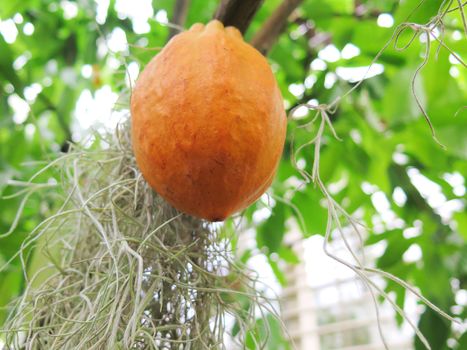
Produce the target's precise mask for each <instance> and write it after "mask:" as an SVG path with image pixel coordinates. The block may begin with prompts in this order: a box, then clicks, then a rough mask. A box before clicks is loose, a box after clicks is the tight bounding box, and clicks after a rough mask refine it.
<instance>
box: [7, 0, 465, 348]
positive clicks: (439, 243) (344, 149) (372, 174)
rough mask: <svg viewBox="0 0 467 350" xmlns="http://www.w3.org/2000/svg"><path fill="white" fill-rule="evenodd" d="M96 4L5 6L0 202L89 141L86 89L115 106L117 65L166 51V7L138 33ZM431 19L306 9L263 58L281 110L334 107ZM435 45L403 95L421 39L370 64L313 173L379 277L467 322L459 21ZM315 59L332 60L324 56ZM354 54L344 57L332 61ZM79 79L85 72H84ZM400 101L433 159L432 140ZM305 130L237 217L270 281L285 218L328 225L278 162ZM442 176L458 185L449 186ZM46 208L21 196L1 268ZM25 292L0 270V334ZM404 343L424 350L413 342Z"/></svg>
mask: <svg viewBox="0 0 467 350" xmlns="http://www.w3.org/2000/svg"><path fill="white" fill-rule="evenodd" d="M105 3H106V2H105V1H101V2H100V5H99V6H97V5H96V2H94V1H91V0H77V1H60V2H59V1H52V0H27V1H22V0H21V1H19V0H16V1H14V0H13V1H11V0H10V1H2V2H1V4H0V19H1V22H0V25H1V27H0V28H1V31H0V32H1V33H2V34H3V35H1V34H0V195H2V196H8V195H11V194H12V193H14V192H15V191H16V190H17V187H15V186H10V185H9V183H10V181H11V180H14V179H17V180H25V179H28V178H29V177H30V176H31V175H32V174H33V173H35V172H36V171H37V170H38V169H39V168H40V167H42V166H43V165H44V163H37V162H38V161H45V162H49V161H51V160H52V159H54V158H55V157H56V156H57V155H58V154H59V152H61V151H66V149H67V146H66V145H67V142H69V141H72V140H74V138H79V135H81V136H82V135H85V132H86V130H85V131H84V132H83V130H79V123H77V118H79V115H78V113H76V105H77V101H78V98H79V97H80V96H81V95H82V93H83V91H88V92H90V93H91V94H92V95H94V96H95V94H96V93H98V92H99V91H100V90H101V89H103V88H104V87H106V86H110V88H111V90H112V91H113V92H115V93H117V94H120V93H121V92H123V91H126V90H127V88H126V86H125V84H124V83H123V82H124V81H125V66H124V65H123V62H126V63H128V64H130V63H131V62H135V63H136V64H137V65H138V66H139V67H140V68H142V67H143V66H144V65H145V64H146V63H147V62H148V61H149V59H150V58H151V57H152V56H153V55H154V54H155V52H157V51H154V50H148V49H147V48H157V47H161V46H163V45H164V43H165V42H166V39H167V35H168V27H167V26H164V25H162V24H161V23H159V21H158V20H156V18H158V19H161V18H164V16H165V15H167V17H168V18H169V19H170V18H171V16H172V11H173V5H174V1H169V0H160V1H153V3H152V8H153V12H154V13H153V16H152V17H151V18H150V19H149V21H148V25H147V28H146V29H144V30H141V29H138V30H135V29H136V28H137V26H138V25H140V24H141V23H139V22H140V21H141V19H138V18H133V19H132V18H129V17H128V16H127V15H125V14H124V13H123V12H122V11H119V10H118V9H119V8H120V7H119V6H120V5H121V4H122V3H125V1H114V0H111V1H110V2H109V6H108V8H107V9H106V8H105ZM126 3H129V2H128V1H126ZM279 3H280V1H279V0H271V1H266V3H265V4H264V6H263V7H262V8H261V10H260V11H259V13H258V14H257V15H256V17H255V19H254V21H253V23H252V25H251V27H250V29H249V31H248V32H247V34H246V37H247V38H248V39H249V38H251V37H252V35H254V33H255V32H256V31H257V30H258V29H259V28H260V26H261V24H262V23H263V22H264V20H266V19H267V18H268V17H269V16H270V14H271V13H272V11H273V10H274V9H275V7H276V6H277V4H279ZM454 3H456V2H454ZM102 4H104V5H102ZM418 5H420V6H418ZM440 5H441V1H440V0H433V1H420V0H407V1H404V2H399V1H396V0H367V1H353V0H339V1H338V0H305V1H303V4H302V5H301V6H300V7H299V9H298V11H297V13H296V14H295V15H294V16H293V20H292V21H291V22H290V23H289V25H288V26H287V28H286V30H285V33H284V34H283V35H282V36H281V37H280V38H279V40H278V42H277V44H276V45H275V46H274V48H273V49H272V51H271V52H270V54H269V59H270V62H271V65H272V67H273V69H274V71H275V74H276V77H277V80H278V82H279V85H280V88H281V90H282V93H283V96H284V98H285V103H286V106H287V109H288V111H290V110H291V109H292V108H293V107H294V106H298V105H299V104H302V103H307V102H309V101H312V102H314V103H330V102H332V101H333V100H334V99H335V98H336V97H338V96H341V95H343V94H344V93H345V92H346V91H348V90H349V89H350V88H351V87H353V86H355V80H352V79H351V78H350V79H349V78H347V79H345V74H344V72H345V70H347V72H353V73H352V74H353V75H354V76H355V74H357V73H356V72H358V74H359V76H362V75H363V74H364V73H365V71H366V69H365V68H364V69H363V70H362V69H360V71H355V68H358V67H367V66H368V65H370V63H371V62H372V60H373V59H374V57H375V56H376V55H377V54H378V52H379V51H380V49H381V48H382V47H383V45H384V44H385V43H386V42H387V41H388V40H389V39H390V38H391V37H392V35H393V32H394V29H395V28H396V26H397V25H398V24H400V23H402V22H403V21H406V20H409V21H410V22H416V23H421V24H424V23H426V22H427V21H428V20H429V19H430V18H431V17H433V16H435V15H436V13H437V10H438V8H439V7H440ZM216 6H217V1H213V0H209V1H208V0H192V1H191V5H190V9H189V13H188V18H187V23H186V27H189V26H190V25H191V24H192V23H194V22H207V21H208V20H209V19H210V18H211V17H212V14H213V12H214V10H215V8H216ZM417 6H418V8H417ZM99 7H101V8H100V9H99V10H98V8H99ZM414 9H416V10H415V11H414ZM381 14H390V15H391V17H389V18H392V19H393V20H394V24H393V25H390V24H389V28H386V27H384V26H380V25H378V19H381ZM96 16H97V17H99V18H100V19H99V23H98V22H97V20H96ZM387 18H388V17H387ZM31 25H32V27H31ZM7 26H9V27H10V32H11V27H12V26H13V27H14V28H15V29H16V30H17V31H18V33H17V35H16V36H15V37H14V39H12V38H11V37H8V35H6V34H5V33H6V31H7V29H5V28H6V27H7ZM31 28H33V31H32V32H31ZM119 28H120V29H121V30H122V31H123V32H124V34H125V40H126V42H127V43H129V44H130V46H129V48H128V49H124V50H121V51H120V52H110V51H109V50H108V49H106V46H105V41H106V40H107V41H108V40H110V39H111V37H112V35H113V34H115V31H116V30H118V29H119ZM412 35H413V32H411V31H410V29H407V30H405V31H403V32H402V33H401V35H400V36H399V37H398V46H399V47H402V46H404V45H405V44H406V43H409V42H410V40H411V37H412ZM437 35H438V37H439V38H442V40H443V43H444V45H443V46H441V47H440V45H439V43H437V42H436V41H433V42H432V45H431V50H430V52H429V56H428V57H427V58H428V61H427V64H426V65H425V67H423V69H422V70H421V71H420V73H419V74H418V77H417V79H416V80H415V82H414V84H413V87H412V81H413V79H414V74H415V71H416V70H417V68H418V67H419V66H420V64H421V63H422V62H423V55H424V53H425V47H426V36H425V38H424V39H425V41H423V40H420V39H419V38H418V37H417V38H416V40H414V41H413V42H412V43H411V45H410V46H409V47H408V48H406V49H405V50H397V49H396V48H395V47H394V46H393V45H392V44H391V45H389V46H388V47H387V49H386V50H385V51H384V52H383V53H382V54H381V56H380V57H379V60H378V63H379V64H381V65H382V66H381V67H383V68H384V71H382V72H379V73H380V74H377V75H376V76H374V77H372V78H369V79H367V80H366V81H365V82H364V83H363V84H362V85H360V86H359V87H358V88H357V89H356V90H355V91H353V92H352V94H350V95H348V96H346V97H345V98H344V99H343V100H342V102H341V104H340V105H339V108H338V110H337V111H336V113H335V114H333V115H332V117H331V118H332V121H333V124H334V126H335V128H336V131H337V133H338V135H340V137H341V138H342V139H343V141H338V140H336V139H334V138H333V137H332V135H331V134H327V135H326V137H325V139H324V140H323V146H322V152H321V160H320V173H321V178H322V179H323V181H324V182H325V183H326V184H328V185H329V184H336V183H338V182H342V181H343V182H344V184H345V185H344V186H340V188H339V190H337V191H335V192H336V193H334V197H335V199H336V200H337V201H338V202H339V203H342V204H343V206H344V208H345V209H346V210H347V211H348V212H349V213H358V215H359V216H361V218H362V220H363V221H364V222H365V224H366V225H367V226H368V227H370V228H374V230H375V231H376V232H378V233H379V232H381V233H379V234H375V233H372V234H370V236H369V238H368V240H367V244H368V245H372V244H377V243H378V242H382V241H384V242H385V244H386V249H385V252H384V253H383V254H382V255H381V257H380V258H379V260H378V261H377V266H378V267H379V268H382V269H384V270H385V271H388V272H390V273H393V274H395V275H397V276H398V277H400V278H403V279H404V280H406V281H408V282H410V283H412V284H414V285H415V286H417V287H418V288H419V289H420V291H421V292H422V293H423V294H424V295H425V296H426V297H427V298H429V299H430V300H432V301H433V302H434V303H435V304H437V305H439V306H440V307H441V308H442V309H444V310H447V311H449V312H454V313H455V314H456V316H457V317H459V318H461V319H465V318H466V316H467V315H466V311H465V305H458V303H459V301H456V298H455V295H456V293H458V291H459V290H461V289H465V288H466V284H467V246H466V245H465V240H466V239H467V214H466V212H465V210H464V207H465V197H464V196H465V183H463V182H462V181H464V178H463V176H465V175H466V174H467V161H466V158H467V118H466V113H467V112H466V109H465V107H464V108H463V106H464V105H465V102H466V101H467V71H466V69H465V67H464V66H463V65H461V64H459V63H458V62H456V60H455V58H454V57H453V55H452V54H451V53H450V52H449V51H448V50H447V49H446V47H449V48H450V49H451V50H452V51H453V52H455V54H456V55H457V56H459V57H463V58H465V57H467V45H466V38H465V34H464V32H463V28H462V20H461V16H460V12H459V11H452V12H450V13H449V14H447V15H446V16H445V18H444V28H438V34H437ZM422 39H423V36H422ZM349 44H352V46H350V45H349ZM329 45H333V46H329ZM325 48H326V50H328V51H329V50H334V51H336V50H338V53H340V54H338V55H337V56H336V55H334V57H333V58H329V57H328V58H326V57H325V55H323V52H325V51H326V50H324V51H323V49H325ZM352 48H353V52H354V55H344V54H343V53H345V52H346V50H347V52H349V50H350V51H352V50H351V49H352ZM355 48H358V49H357V51H355ZM116 58H117V60H116ZM116 62H117V63H116ZM83 67H84V68H83ZM311 67H315V68H314V69H312V68H311ZM352 68H354V70H352ZM349 69H350V70H349ZM86 70H87V71H88V73H86V74H84V73H83V72H84V71H86ZM412 89H415V92H416V94H417V96H418V98H419V100H420V102H421V105H422V106H423V108H424V109H425V110H426V112H427V114H428V115H429V117H430V119H431V122H432V123H433V126H434V128H435V130H436V133H437V136H438V138H439V140H440V142H441V143H443V144H444V145H445V146H446V149H445V150H444V149H443V148H441V147H440V146H439V145H438V144H437V143H436V142H434V140H433V139H432V137H431V134H430V130H429V127H428V125H427V123H426V121H425V119H424V118H423V115H422V112H421V110H420V108H419V107H418V106H417V104H416V100H415V98H414V96H413V93H412ZM18 101H19V102H18ZM25 103H27V105H28V108H29V109H30V111H29V112H28V113H27V115H23V116H22V115H21V113H19V112H18V108H19V107H18V105H20V106H21V105H24V104H25ZM23 114H24V113H23ZM311 117H312V113H311V112H309V113H308V114H307V113H303V115H302V119H297V120H293V121H291V122H290V124H289V129H288V139H287V146H286V149H285V152H284V157H283V161H282V163H281V166H280V169H279V173H278V176H277V178H276V181H275V183H274V185H273V187H272V190H271V193H272V195H273V196H272V198H273V199H272V201H271V203H266V202H265V201H262V200H261V201H259V202H258V203H256V204H255V205H253V206H252V207H251V208H249V209H248V210H247V211H246V212H245V217H246V218H247V220H248V221H249V222H252V223H253V224H254V225H255V226H256V227H257V243H258V247H259V248H260V249H262V250H263V251H264V252H265V254H266V255H267V256H268V259H269V262H270V264H271V267H272V269H273V271H274V272H275V273H276V275H277V277H278V279H279V281H281V282H282V283H286V281H285V279H284V276H283V275H282V273H281V271H280V269H279V267H278V264H277V259H275V258H274V259H273V258H272V254H274V255H273V256H274V257H276V255H275V254H277V256H278V258H279V260H283V261H286V262H289V263H293V262H296V257H295V256H294V254H293V252H292V251H291V250H290V249H289V248H288V247H286V246H285V245H284V244H283V236H284V232H285V230H286V227H287V225H288V222H289V221H288V220H289V219H291V218H295V219H297V220H296V221H297V222H298V223H299V227H300V229H301V230H302V232H303V235H304V236H306V237H308V236H310V235H314V234H323V233H324V231H325V227H326V221H327V210H326V208H324V207H323V206H322V203H321V200H322V195H321V194H320V193H319V191H318V190H317V189H316V188H313V186H311V185H309V186H306V187H305V186H301V185H298V183H299V182H300V181H301V180H300V175H299V173H298V172H297V170H296V169H295V168H294V167H293V166H292V165H291V161H290V158H291V151H290V146H291V143H292V137H293V142H294V144H295V145H301V144H304V143H306V142H307V141H309V140H310V139H311V137H312V135H313V134H314V133H315V132H316V127H312V128H311V130H305V129H300V128H298V126H299V125H301V124H303V123H304V122H306V121H308V120H309V119H310V118H311ZM312 162H313V150H312V148H305V150H304V151H303V152H301V153H300V154H299V163H300V164H301V165H302V166H303V167H304V169H306V170H307V171H310V172H311V166H312ZM410 174H420V175H421V176H422V177H423V179H425V180H426V179H428V180H429V181H431V185H432V186H434V188H435V190H436V191H438V201H435V200H434V199H432V198H431V197H430V196H429V195H427V194H426V193H424V191H423V189H422V187H421V186H420V183H417V181H419V180H417V179H420V177H418V178H417V177H415V176H411V175H410ZM453 174H454V178H456V179H457V182H458V183H457V184H454V183H453V181H450V180H449V179H452V178H453ZM53 177H54V174H53V173H51V172H50V171H48V172H45V173H43V174H42V175H41V177H40V178H39V179H37V180H38V181H43V182H47V181H49V180H50V179H51V178H53ZM459 179H460V180H459ZM420 181H421V180H420ZM459 181H460V182H459ZM362 184H366V185H367V186H366V187H365V186H362ZM297 186H298V187H297ZM365 188H371V190H368V189H367V190H365ZM380 192H381V193H382V194H383V195H384V197H385V198H386V199H387V200H388V202H389V208H387V209H388V210H390V211H391V212H392V213H393V214H394V216H393V218H392V219H391V220H389V221H388V220H386V221H385V220H384V219H382V213H381V212H378V210H377V209H378V208H377V206H376V207H375V201H374V197H375V195H374V194H375V193H380ZM395 193H399V194H400V193H403V197H405V200H404V201H402V202H400V201H398V200H397V195H395ZM439 197H440V198H441V199H439ZM274 198H275V199H274ZM372 198H373V200H372ZM278 199H282V200H278ZM20 201H21V198H20V197H15V198H11V199H2V200H1V201H0V213H1V215H0V234H2V233H5V232H7V231H8V230H9V228H10V226H11V224H12V222H13V221H14V219H15V215H16V211H17V208H18V207H19V205H20ZM53 207H54V201H53V195H52V196H47V198H46V199H44V197H41V196H35V195H34V194H33V195H32V196H31V197H30V198H29V201H28V202H27V204H26V207H25V210H24V213H23V215H22V216H21V219H20V220H19V222H18V225H17V227H16V229H15V231H14V232H13V234H11V235H9V236H8V237H7V238H5V239H2V240H0V265H3V264H4V263H5V262H6V261H8V260H9V259H10V258H11V257H12V256H13V255H14V253H15V252H16V251H17V250H18V248H19V247H20V245H21V242H22V240H23V238H24V237H25V235H26V234H27V232H29V231H31V229H32V228H34V227H35V226H36V225H37V224H38V223H39V222H40V221H41V220H42V219H43V218H44V217H46V216H47V215H48V214H50V212H51V211H52V210H53ZM264 208H271V210H270V212H268V214H267V215H265V216H264V215H263V216H255V215H254V214H255V213H257V212H258V210H263V209H264ZM258 217H259V218H258ZM413 227H419V228H420V231H421V234H418V235H414V236H413V237H409V238H407V232H408V229H409V230H410V229H413ZM414 244H416V245H418V247H419V248H420V250H421V252H422V254H421V256H420V258H419V259H418V260H417V261H410V262H406V261H404V259H403V256H404V253H406V252H407V250H408V249H409V247H411V246H412V245H414ZM23 288H24V280H23V273H22V271H21V265H20V261H19V259H14V260H13V261H12V262H11V263H10V264H9V265H8V268H7V269H5V270H3V271H1V272H0V323H1V322H2V321H3V320H4V319H5V317H6V311H7V310H6V308H5V306H6V305H7V303H8V302H9V301H10V300H11V298H12V297H14V296H16V295H18V294H19V293H21V290H22V289H23ZM386 289H387V291H392V292H394V295H395V297H396V301H397V303H398V304H399V305H400V306H401V307H403V305H404V300H405V291H404V290H403V289H402V288H401V287H400V286H398V285H396V284H395V283H393V282H388V284H387V287H386ZM419 326H420V328H421V330H422V332H423V333H424V334H426V335H427V336H428V339H429V340H430V342H431V343H432V347H433V349H447V348H452V347H454V348H457V349H461V348H463V346H462V343H464V344H465V335H464V336H463V337H462V338H461V339H460V340H459V343H458V345H456V342H455V341H454V343H452V342H451V343H450V344H451V345H450V346H448V345H447V344H448V339H449V338H455V337H456V336H457V335H456V332H455V331H453V329H452V328H451V326H450V325H449V324H448V323H447V322H445V321H444V320H442V319H441V318H440V317H439V316H437V315H436V314H434V313H433V312H431V311H429V310H428V309H427V311H425V312H424V313H423V315H422V317H421V320H420V323H419ZM261 327H264V325H259V328H261ZM275 333H278V331H276V332H275ZM279 341H280V340H277V342H279ZM452 344H454V345H452ZM415 345H416V348H417V349H419V348H421V344H420V343H419V342H416V343H415ZM284 346H285V345H284Z"/></svg>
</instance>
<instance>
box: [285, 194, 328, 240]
mask: <svg viewBox="0 0 467 350" xmlns="http://www.w3.org/2000/svg"><path fill="white" fill-rule="evenodd" d="M321 199H322V195H321V193H320V192H318V190H317V189H315V188H313V187H312V186H308V187H307V188H306V189H305V190H304V191H297V192H295V195H294V196H293V198H292V204H294V205H295V206H296V207H297V209H298V211H299V212H300V214H301V217H302V218H303V221H304V225H305V226H304V227H301V229H302V232H303V234H304V236H305V237H309V236H311V235H314V234H319V235H324V233H325V232H326V223H327V218H328V211H327V209H326V208H324V207H322V206H321V204H320V201H321ZM297 221H298V222H299V223H300V224H301V221H300V220H299V219H298V220H297Z"/></svg>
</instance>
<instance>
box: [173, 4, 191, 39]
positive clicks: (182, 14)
mask: <svg viewBox="0 0 467 350" xmlns="http://www.w3.org/2000/svg"><path fill="white" fill-rule="evenodd" d="M189 8H190V0H177V2H176V3H175V6H174V12H173V16H172V20H171V23H172V24H175V25H177V26H179V27H183V25H184V24H185V21H186V16H187V15H188V9H189ZM177 33H178V30H177V29H176V28H174V27H170V31H169V36H168V37H167V41H169V40H170V39H171V38H172V37H173V36H175V34H177Z"/></svg>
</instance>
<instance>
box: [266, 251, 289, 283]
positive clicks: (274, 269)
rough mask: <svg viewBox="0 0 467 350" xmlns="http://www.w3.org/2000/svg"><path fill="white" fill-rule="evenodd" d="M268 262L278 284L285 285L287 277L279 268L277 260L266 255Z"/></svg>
mask: <svg viewBox="0 0 467 350" xmlns="http://www.w3.org/2000/svg"><path fill="white" fill-rule="evenodd" d="M268 263H269V266H270V267H271V269H272V272H274V276H276V278H277V280H278V281H279V283H280V285H281V286H285V285H287V278H286V277H285V274H284V272H283V271H282V270H281V268H280V267H279V265H278V264H277V262H276V261H274V260H272V259H271V257H268Z"/></svg>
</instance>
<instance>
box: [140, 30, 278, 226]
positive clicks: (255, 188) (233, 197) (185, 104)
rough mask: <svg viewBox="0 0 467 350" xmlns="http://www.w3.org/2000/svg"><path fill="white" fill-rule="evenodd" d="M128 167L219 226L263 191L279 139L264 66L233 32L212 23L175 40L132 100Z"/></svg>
mask: <svg viewBox="0 0 467 350" xmlns="http://www.w3.org/2000/svg"><path fill="white" fill-rule="evenodd" d="M131 114H132V142H133V150H134V153H135V156H136V162H137V164H138V166H139V168H140V169H141V172H142V174H143V176H144V178H145V179H146V180H147V182H148V183H149V184H150V186H151V187H152V188H153V189H154V190H155V191H156V192H157V193H159V194H160V195H161V196H162V197H163V198H165V199H166V200H167V201H168V202H169V203H170V204H172V205H173V206H174V207H175V208H177V209H179V210H180V211H183V212H185V213H187V214H191V215H194V216H197V217H200V218H204V219H207V220H209V221H221V220H224V219H225V218H227V217H228V216H229V215H231V214H233V213H235V212H238V211H240V210H242V209H244V208H246V207H247V206H249V205H250V204H251V203H253V202H254V201H256V200H257V199H258V198H259V197H260V196H261V195H262V194H263V193H264V192H265V191H266V189H267V188H268V187H269V186H270V184H271V182H272V180H273V178H274V174H275V172H276V169H277V166H278V164H279V161H280V157H281V154H282V150H283V147H284V142H285V134H286V115H285V111H284V106H283V100H282V96H281V93H280V91H279V89H278V87H277V83H276V81H275V79H274V76H273V74H272V71H271V68H270V67H269V64H268V62H267V60H266V59H265V58H264V57H263V56H262V55H261V54H260V53H259V52H258V51H257V50H256V49H254V48H253V47H252V46H250V45H249V44H247V43H245V42H244V41H243V38H242V36H241V34H240V32H239V31H238V30H237V29H235V28H233V27H227V28H224V26H223V25H222V24H221V23H220V22H219V21H211V22H210V23H209V24H207V25H206V26H204V25H202V24H199V23H198V24H195V25H193V26H192V27H191V29H190V30H189V31H186V32H183V33H181V34H179V35H177V36H175V37H174V38H173V39H172V40H171V41H170V42H169V43H168V44H167V46H166V47H165V48H164V49H163V50H162V51H161V52H160V53H159V54H158V55H156V56H155V57H154V58H153V59H152V60H151V61H150V63H149V64H148V65H147V66H146V68H145V69H144V71H143V72H142V73H141V75H140V77H139V79H138V81H137V83H136V86H135V88H134V91H133V94H132V96H131Z"/></svg>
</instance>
